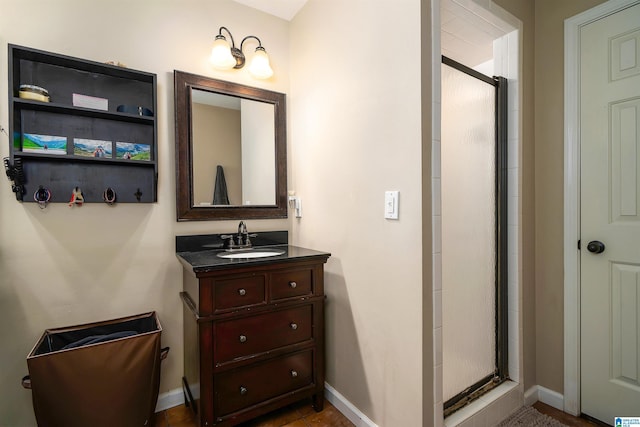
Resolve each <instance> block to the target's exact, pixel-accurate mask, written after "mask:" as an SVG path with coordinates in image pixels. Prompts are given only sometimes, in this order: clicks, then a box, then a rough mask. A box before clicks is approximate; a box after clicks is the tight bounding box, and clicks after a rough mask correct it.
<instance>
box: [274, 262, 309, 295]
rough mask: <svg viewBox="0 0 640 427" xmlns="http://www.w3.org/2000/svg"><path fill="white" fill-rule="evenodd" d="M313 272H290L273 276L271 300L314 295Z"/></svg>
mask: <svg viewBox="0 0 640 427" xmlns="http://www.w3.org/2000/svg"><path fill="white" fill-rule="evenodd" d="M312 283H313V270H312V269H310V268H306V269H304V270H288V271H284V272H282V273H273V274H272V275H271V299H272V300H278V299H284V298H291V297H298V296H303V295H311V294H313V287H312Z"/></svg>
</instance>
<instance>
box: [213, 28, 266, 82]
mask: <svg viewBox="0 0 640 427" xmlns="http://www.w3.org/2000/svg"><path fill="white" fill-rule="evenodd" d="M222 30H225V31H226V32H227V34H228V35H229V38H230V39H231V46H229V42H227V39H226V38H225V36H223V35H222ZM247 39H256V40H257V41H258V47H256V51H255V53H254V54H253V56H252V57H251V61H250V63H249V73H250V74H251V75H252V76H253V77H255V78H257V79H268V78H269V77H271V76H272V75H273V70H272V69H271V66H270V65H269V56H268V55H267V51H266V50H264V47H262V42H260V39H259V38H257V37H256V36H247V37H245V38H243V39H242V42H240V49H238V48H237V47H236V44H235V42H234V41H233V36H232V35H231V32H230V31H229V30H228V29H227V28H226V27H220V30H218V35H217V36H216V39H215V40H214V42H213V47H212V48H211V58H210V60H211V63H212V64H213V66H214V67H215V68H217V69H219V70H230V69H232V68H236V69H239V68H242V67H244V63H245V61H246V59H245V56H244V53H242V47H243V45H244V42H245V41H247Z"/></svg>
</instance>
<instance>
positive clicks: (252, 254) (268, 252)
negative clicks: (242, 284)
mask: <svg viewBox="0 0 640 427" xmlns="http://www.w3.org/2000/svg"><path fill="white" fill-rule="evenodd" d="M283 253H284V251H280V250H274V249H265V250H260V249H258V250H254V251H243V252H221V253H219V254H218V257H219V258H228V259H247V258H266V257H270V256H278V255H282V254H283Z"/></svg>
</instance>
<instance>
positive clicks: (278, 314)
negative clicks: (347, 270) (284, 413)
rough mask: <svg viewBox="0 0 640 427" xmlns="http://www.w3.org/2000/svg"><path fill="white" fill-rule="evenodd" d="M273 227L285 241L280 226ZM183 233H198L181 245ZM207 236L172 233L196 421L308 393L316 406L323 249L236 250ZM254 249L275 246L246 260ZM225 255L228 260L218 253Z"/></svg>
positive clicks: (228, 418)
mask: <svg viewBox="0 0 640 427" xmlns="http://www.w3.org/2000/svg"><path fill="white" fill-rule="evenodd" d="M275 233H284V236H285V239H286V232H275ZM265 234H268V233H265ZM189 237H196V238H199V240H198V239H196V240H197V242H196V243H195V244H193V240H192V241H191V243H185V242H186V240H185V239H188V238H189ZM263 237H264V236H260V237H259V238H258V239H256V241H259V240H260V239H261V238H263ZM272 237H273V236H272ZM181 238H182V242H181V241H180V240H181ZM266 239H267V241H268V240H269V236H267V238H266ZM214 240H215V239H214ZM275 240H278V239H275ZM207 241H208V239H207V237H206V236H184V237H183V236H178V237H177V238H176V249H177V256H178V259H179V260H180V262H181V263H182V265H183V276H184V285H183V292H181V293H180V296H181V298H182V300H183V303H184V304H183V306H184V312H183V313H184V377H183V387H184V391H185V401H186V404H187V405H188V406H190V407H191V408H192V410H193V411H194V413H195V414H196V417H197V420H198V425H200V426H233V425H236V424H238V423H240V422H243V421H246V420H249V419H252V418H254V417H256V416H258V415H261V414H264V413H267V412H270V411H272V410H274V409H277V408H280V407H282V406H285V405H288V404H290V403H293V402H295V401H298V400H301V399H304V398H308V397H311V398H312V399H313V405H314V408H315V409H316V410H317V411H320V410H322V407H323V403H324V300H325V296H324V283H323V280H324V278H323V274H324V264H325V263H326V262H327V260H328V258H329V256H330V254H329V253H325V252H318V251H314V250H310V249H304V248H299V247H295V246H289V245H287V244H282V245H269V246H257V245H255V244H254V248H252V249H251V250H248V251H247V252H246V254H247V255H246V256H247V258H244V256H243V255H236V254H237V252H236V253H235V254H234V252H225V251H224V249H221V246H220V244H219V243H216V242H215V241H214V242H213V243H204V242H207ZM285 242H286V240H285ZM255 251H260V252H263V253H264V252H265V251H275V253H280V254H279V255H273V256H266V257H256V258H248V256H250V255H249V254H250V253H251V252H254V255H255ZM225 254H226V255H229V254H234V255H233V256H234V258H221V257H220V256H219V255H222V256H224V255H225Z"/></svg>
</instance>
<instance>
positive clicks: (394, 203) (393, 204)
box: [384, 191, 400, 219]
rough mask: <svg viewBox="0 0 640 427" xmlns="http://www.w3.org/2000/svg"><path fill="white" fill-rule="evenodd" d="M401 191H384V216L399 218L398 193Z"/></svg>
mask: <svg viewBox="0 0 640 427" xmlns="http://www.w3.org/2000/svg"><path fill="white" fill-rule="evenodd" d="M399 193H400V192H399V191H385V192H384V217H385V218H387V219H398V195H399Z"/></svg>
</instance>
